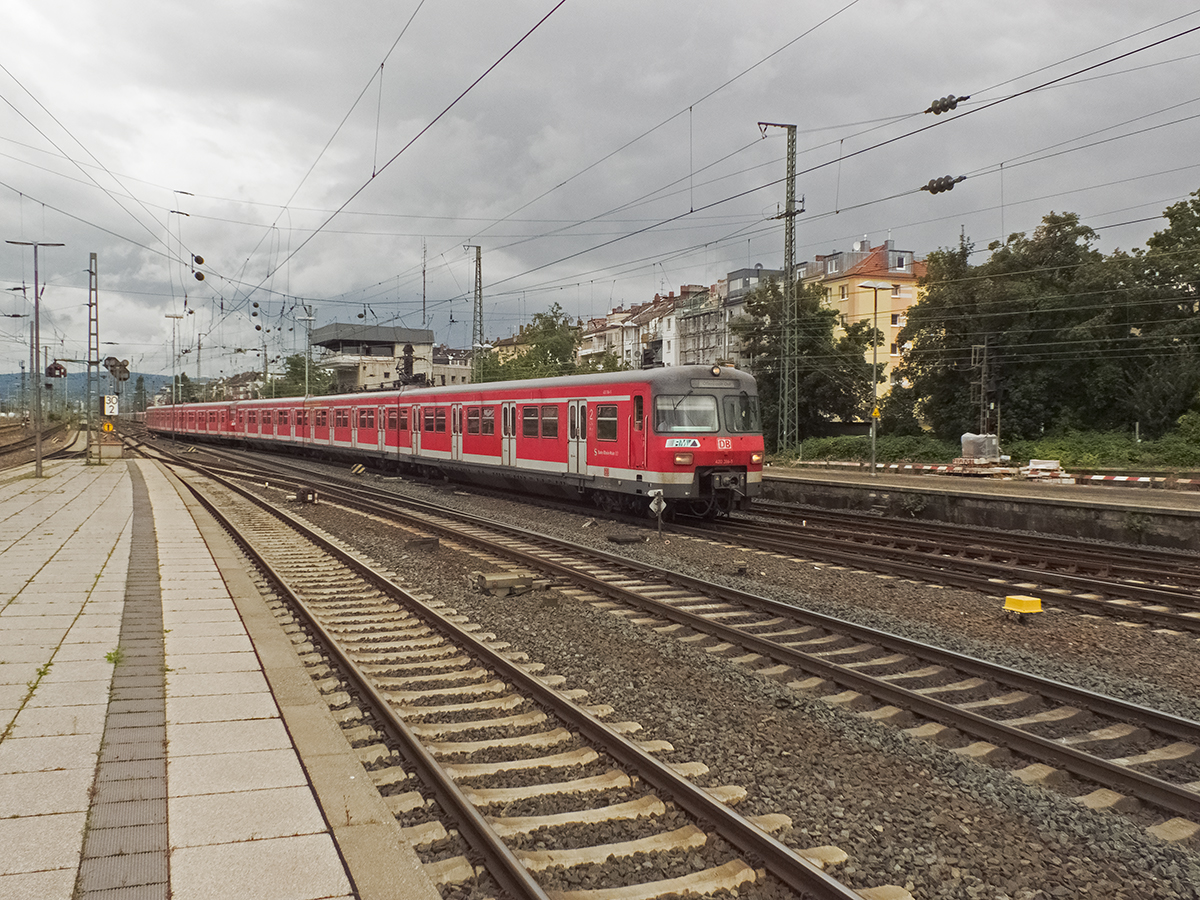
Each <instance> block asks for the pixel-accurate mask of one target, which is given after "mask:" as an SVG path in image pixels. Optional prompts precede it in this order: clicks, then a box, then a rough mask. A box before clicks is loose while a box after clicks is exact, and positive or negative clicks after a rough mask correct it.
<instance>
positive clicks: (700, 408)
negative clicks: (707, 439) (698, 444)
mask: <svg viewBox="0 0 1200 900" xmlns="http://www.w3.org/2000/svg"><path fill="white" fill-rule="evenodd" d="M719 428H720V426H719V425H718V423H717V398H716V397H713V396H711V395H709V394H690V393H689V394H659V395H658V396H657V397H655V398H654V430H655V431H657V432H659V433H660V434H663V433H666V434H670V433H672V432H679V431H717V430H719Z"/></svg>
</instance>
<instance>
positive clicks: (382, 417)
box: [375, 406, 387, 453]
mask: <svg viewBox="0 0 1200 900" xmlns="http://www.w3.org/2000/svg"><path fill="white" fill-rule="evenodd" d="M386 426H387V407H386V406H381V407H379V408H378V409H376V410H375V441H376V444H375V449H376V450H378V451H379V452H380V453H383V452H384V451H385V450H386V449H387V427H386Z"/></svg>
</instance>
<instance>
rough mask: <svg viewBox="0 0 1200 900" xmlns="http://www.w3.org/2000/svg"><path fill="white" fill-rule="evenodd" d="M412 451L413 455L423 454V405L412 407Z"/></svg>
mask: <svg viewBox="0 0 1200 900" xmlns="http://www.w3.org/2000/svg"><path fill="white" fill-rule="evenodd" d="M412 452H413V456H419V455H420V454H421V407H419V406H414V407H413V408H412Z"/></svg>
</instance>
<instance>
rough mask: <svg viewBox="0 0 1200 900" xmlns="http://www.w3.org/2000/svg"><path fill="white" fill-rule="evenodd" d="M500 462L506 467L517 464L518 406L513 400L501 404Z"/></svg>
mask: <svg viewBox="0 0 1200 900" xmlns="http://www.w3.org/2000/svg"><path fill="white" fill-rule="evenodd" d="M500 462H501V464H502V465H505V466H512V465H516V462H517V404H516V403H515V402H514V401H512V400H506V401H504V403H502V404H500Z"/></svg>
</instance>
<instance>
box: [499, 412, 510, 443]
mask: <svg viewBox="0 0 1200 900" xmlns="http://www.w3.org/2000/svg"><path fill="white" fill-rule="evenodd" d="M500 434H501V435H503V436H504V437H508V436H509V435H510V434H512V431H511V430H510V429H509V427H508V407H507V406H504V407H501V408H500Z"/></svg>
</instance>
